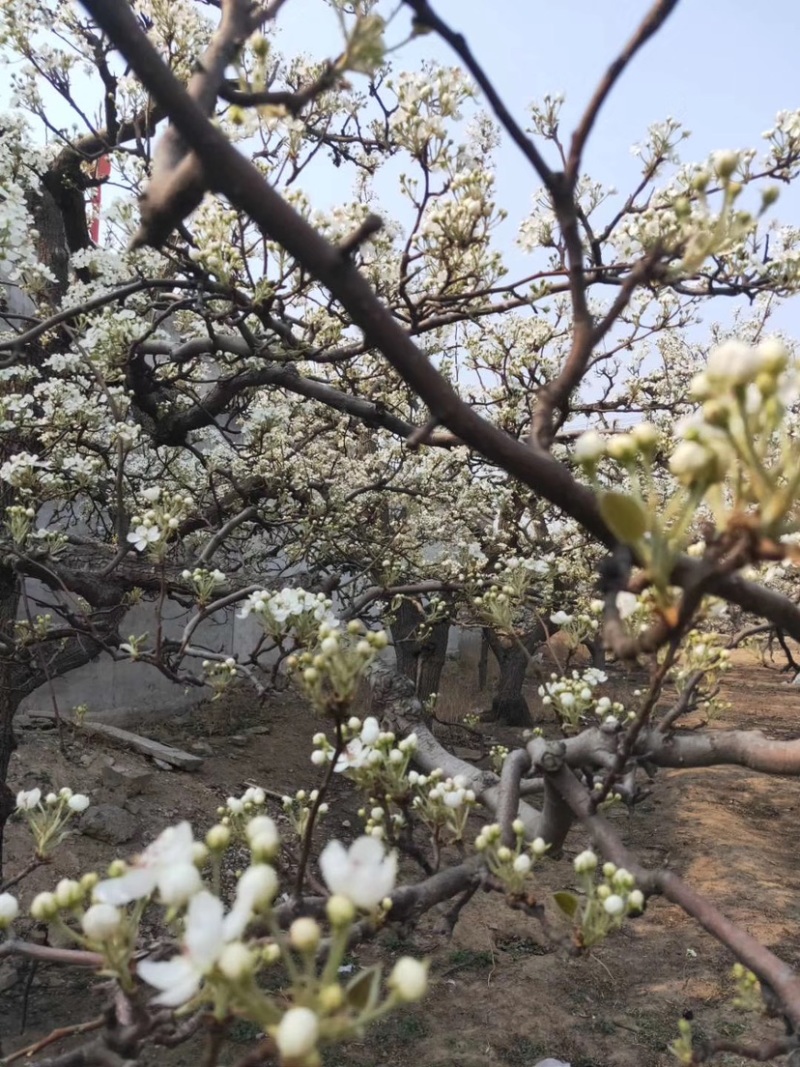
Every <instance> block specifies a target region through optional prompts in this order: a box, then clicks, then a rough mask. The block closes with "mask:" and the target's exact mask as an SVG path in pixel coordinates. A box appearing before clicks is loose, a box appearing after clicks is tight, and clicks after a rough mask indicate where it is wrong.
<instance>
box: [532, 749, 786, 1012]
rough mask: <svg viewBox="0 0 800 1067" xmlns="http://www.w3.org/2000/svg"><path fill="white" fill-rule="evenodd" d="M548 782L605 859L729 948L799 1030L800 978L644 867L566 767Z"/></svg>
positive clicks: (696, 898) (668, 874) (712, 910)
mask: <svg viewBox="0 0 800 1067" xmlns="http://www.w3.org/2000/svg"><path fill="white" fill-rule="evenodd" d="M549 779H550V781H551V783H552V785H553V787H554V788H555V789H557V790H558V792H559V794H560V795H561V796H562V797H563V799H564V801H565V803H566V804H568V805H569V807H570V809H571V810H572V811H573V812H574V814H575V815H576V817H577V818H578V819H579V820H580V822H581V823H582V824H583V825H584V826H585V828H586V829H587V830H588V832H589V834H590V836H591V838H592V840H593V841H594V843H595V845H596V846H597V847H598V848H599V849H600V851H601V852H602V853H603V855H604V856H605V857H606V859H609V860H612V861H613V862H614V863H616V864H617V865H618V866H619V867H625V868H626V869H627V870H629V871H630V872H631V874H632V875H633V877H634V878H635V879H636V883H637V885H638V887H639V888H640V889H641V890H642V891H643V892H644V893H646V894H652V893H661V894H662V895H663V896H665V897H666V898H667V900H671V901H672V903H673V904H677V905H679V907H681V908H682V909H683V910H684V911H685V912H686V913H687V915H691V916H692V918H694V919H696V920H697V922H698V923H699V924H700V925H701V926H702V927H703V928H704V929H705V930H706V931H707V932H708V933H709V934H711V935H712V937H714V938H716V940H717V941H719V942H720V943H721V944H723V945H726V946H727V947H728V948H729V949H730V950H731V952H732V953H733V954H734V956H736V957H737V958H738V959H739V960H740V961H741V962H742V963H743V964H744V965H745V967H748V968H749V969H750V970H751V971H753V973H754V974H755V975H756V976H757V977H758V978H759V979H760V980H761V982H762V984H764V983H766V984H767V985H768V986H769V987H770V988H771V989H772V990H773V991H774V992H775V994H776V996H777V997H778V999H779V1001H780V1003H781V1004H782V1005H783V1007H784V1008H785V1010H786V1014H787V1015H788V1017H789V1018H790V1019H791V1021H792V1023H793V1024H794V1025H795V1026H797V1025H799V1024H800V977H798V975H797V974H796V973H795V972H794V970H793V969H792V968H791V967H790V966H789V965H788V964H787V963H784V961H783V960H781V959H780V958H779V957H778V956H776V955H775V954H774V953H772V952H770V950H769V949H768V948H765V946H764V945H762V944H760V942H758V941H757V940H756V939H755V938H754V937H752V936H751V935H750V934H748V933H747V932H746V931H744V930H742V929H741V928H740V927H738V926H737V925H736V924H735V923H733V922H731V920H730V919H728V918H727V917H726V916H725V915H723V914H722V912H721V911H719V909H718V908H716V907H715V906H714V905H713V904H712V903H711V902H710V901H709V900H707V899H706V898H705V897H702V896H701V895H700V894H699V893H697V892H696V891H695V890H694V889H692V888H691V887H690V886H688V885H687V884H686V883H685V882H684V881H682V880H681V879H680V878H679V877H678V876H677V875H676V874H674V873H673V872H672V871H667V870H656V871H654V870H648V869H647V868H645V867H643V866H642V865H641V864H640V863H639V862H638V860H637V859H636V858H635V856H634V855H633V854H632V853H631V852H629V851H628V849H627V848H625V846H624V845H623V844H622V841H621V840H620V838H619V835H618V834H617V832H616V830H615V829H614V828H613V827H612V826H611V824H610V823H609V822H608V821H607V820H606V819H605V818H604V817H603V816H602V815H600V814H599V813H598V812H596V811H595V809H594V805H593V804H592V798H591V796H590V795H589V793H588V791H587V790H586V789H585V787H584V786H582V785H581V784H580V782H579V781H578V779H577V778H576V777H575V775H574V774H573V772H572V771H571V770H570V769H569V768H568V767H567V766H566V765H562V766H561V767H560V768H559V769H558V770H557V771H554V772H552V773H551V774H550V775H549Z"/></svg>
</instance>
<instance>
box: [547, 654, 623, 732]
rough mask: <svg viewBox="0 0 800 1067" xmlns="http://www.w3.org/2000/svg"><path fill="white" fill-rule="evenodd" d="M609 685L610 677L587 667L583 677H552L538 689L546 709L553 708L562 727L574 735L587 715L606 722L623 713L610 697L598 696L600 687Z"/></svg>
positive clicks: (580, 674)
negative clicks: (603, 684)
mask: <svg viewBox="0 0 800 1067" xmlns="http://www.w3.org/2000/svg"><path fill="white" fill-rule="evenodd" d="M606 681H608V676H607V675H606V674H605V673H604V672H603V671H600V670H598V669H597V668H596V667H588V668H587V669H586V670H585V671H583V673H579V672H578V671H573V672H572V675H571V676H569V677H568V676H567V675H558V674H551V675H550V680H549V681H548V682H545V683H544V684H543V685H540V686H539V696H540V697H541V698H542V704H544V706H545V707H552V708H553V711H555V713H556V715H558V718H559V720H560V721H561V724H562V727H563V728H564V729H565V730H568V731H574V730H576V729H577V728H578V726H579V725H580V723H581V720H582V719H583V718H584V717H585V716H587V715H596V716H598V717H601V718H605V717H606V716H608V715H610V714H618V713H621V712H622V711H623V710H624V709H623V707H622V705H621V704H617V703H613V704H612V702H611V700H609V699H608V698H607V697H602V698H598V697H596V696H595V689H596V688H597V686H598V685H600V684H601V683H602V682H606Z"/></svg>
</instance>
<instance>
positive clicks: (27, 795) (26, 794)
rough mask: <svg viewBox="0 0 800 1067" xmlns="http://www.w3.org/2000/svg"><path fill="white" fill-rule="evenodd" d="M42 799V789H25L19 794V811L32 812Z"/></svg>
mask: <svg viewBox="0 0 800 1067" xmlns="http://www.w3.org/2000/svg"><path fill="white" fill-rule="evenodd" d="M41 799H42V791H41V789H27V790H25V789H23V790H22V791H21V792H19V793H17V811H32V810H33V809H34V808H35V807H36V805H37V804H38V803H39V801H40V800H41Z"/></svg>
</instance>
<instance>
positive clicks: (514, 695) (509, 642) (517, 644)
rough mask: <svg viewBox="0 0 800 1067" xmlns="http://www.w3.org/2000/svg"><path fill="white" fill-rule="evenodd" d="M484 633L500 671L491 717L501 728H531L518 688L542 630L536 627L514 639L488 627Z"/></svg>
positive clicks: (541, 635)
mask: <svg viewBox="0 0 800 1067" xmlns="http://www.w3.org/2000/svg"><path fill="white" fill-rule="evenodd" d="M484 633H485V634H486V639H487V641H488V643H489V647H490V648H491V650H492V652H493V653H494V655H495V658H496V659H497V663H498V666H499V668H500V677H499V678H498V679H497V687H496V689H495V693H494V697H493V699H492V716H493V717H494V718H495V719H496V720H497V721H499V722H502V723H503V725H505V726H532V725H533V720H532V719H531V712H530V708H529V707H528V701H527V700H526V699H525V696H524V694H523V692H522V687H523V686H524V684H525V674H526V672H527V669H528V658H529V655H530V652H531V651H532V650H533V649H534V648H535V647H536V646H537V645H538V644H541V642H542V641H543V640H544V637H545V634H544V630H543V629H542V627H541V626H537V627H535V629H533V630H530V631H529V632H528V633H526V634H522V635H520V636H518V637H516V638H511V637H507V636H506V635H505V634H498V633H496V632H495V631H494V630H490V629H488V628H487V629H485V630H484Z"/></svg>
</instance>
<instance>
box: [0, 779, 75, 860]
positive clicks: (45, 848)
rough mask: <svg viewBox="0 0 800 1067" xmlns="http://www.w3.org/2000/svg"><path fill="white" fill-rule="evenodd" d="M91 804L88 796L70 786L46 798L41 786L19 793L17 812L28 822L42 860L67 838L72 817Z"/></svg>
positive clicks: (37, 852)
mask: <svg viewBox="0 0 800 1067" xmlns="http://www.w3.org/2000/svg"><path fill="white" fill-rule="evenodd" d="M88 807H89V798H88V797H87V796H84V794H83V793H73V792H72V790H71V789H70V788H69V787H67V786H64V788H63V789H60V790H59V791H58V793H48V794H47V795H46V796H44V797H42V791H41V789H28V790H22V791H21V792H19V793H17V812H18V813H19V814H20V815H22V817H23V818H24V819H25V820H26V822H27V823H28V828H29V830H30V832H31V834H32V835H33V839H34V842H35V844H36V855H37V856H38V857H39V858H40V859H44V858H45V857H47V856H48V855H49V853H50V852H51V851H52V850H53V849H54V848H55V847H56V846H57V845H59V844H60V843H61V842H62V841H63V840H64V838H65V837H66V834H67V829H66V827H67V824H68V822H69V820H70V819H71V818H73V816H75V815H79V814H81V813H82V812H84V811H86V809H87V808H88Z"/></svg>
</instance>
